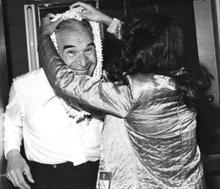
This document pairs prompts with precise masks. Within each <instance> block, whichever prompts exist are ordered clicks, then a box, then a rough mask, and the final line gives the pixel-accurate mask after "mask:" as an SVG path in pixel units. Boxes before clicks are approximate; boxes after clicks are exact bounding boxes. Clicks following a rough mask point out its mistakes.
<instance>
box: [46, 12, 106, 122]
mask: <svg viewBox="0 0 220 189" xmlns="http://www.w3.org/2000/svg"><path fill="white" fill-rule="evenodd" d="M79 11H81V10H80V9H77V8H75V9H70V10H68V11H66V12H64V13H63V14H57V15H55V17H54V18H53V20H52V21H56V20H57V19H58V18H60V17H61V16H62V17H63V19H64V20H66V19H71V18H74V19H76V20H78V21H81V20H82V19H83V18H82V17H81V16H80V15H79V14H77V12H79ZM89 23H90V25H91V27H92V32H93V36H94V44H95V49H96V58H97V65H96V68H95V70H94V73H93V75H92V78H93V79H100V78H101V77H102V74H103V73H102V61H103V54H102V40H101V32H100V27H99V24H98V23H97V22H93V21H89ZM50 37H51V40H52V41H53V43H54V46H55V48H56V50H57V51H58V45H57V40H56V34H55V32H53V33H52V34H51V36H50ZM60 100H61V102H62V105H63V107H64V109H65V111H66V113H67V114H68V115H69V117H71V118H73V119H74V120H75V122H78V121H80V120H83V119H85V118H86V117H88V116H89V115H90V113H89V112H86V111H83V110H80V111H78V110H76V109H75V108H73V107H71V106H69V105H68V104H67V103H66V102H65V101H64V100H63V99H62V98H60Z"/></svg>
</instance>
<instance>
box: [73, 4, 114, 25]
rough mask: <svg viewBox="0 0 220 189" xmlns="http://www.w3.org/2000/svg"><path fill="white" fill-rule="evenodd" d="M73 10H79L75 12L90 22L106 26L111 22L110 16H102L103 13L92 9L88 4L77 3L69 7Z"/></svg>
mask: <svg viewBox="0 0 220 189" xmlns="http://www.w3.org/2000/svg"><path fill="white" fill-rule="evenodd" d="M75 8H76V9H77V8H79V11H77V13H78V14H80V15H81V16H82V17H85V18H86V19H88V20H90V21H95V22H100V23H104V24H107V25H110V24H111V22H112V18H111V17H110V16H108V15H106V14H104V13H103V12H101V11H99V10H98V9H96V8H94V7H93V6H92V5H90V4H86V3H83V2H77V3H74V4H72V5H71V6H70V9H75Z"/></svg>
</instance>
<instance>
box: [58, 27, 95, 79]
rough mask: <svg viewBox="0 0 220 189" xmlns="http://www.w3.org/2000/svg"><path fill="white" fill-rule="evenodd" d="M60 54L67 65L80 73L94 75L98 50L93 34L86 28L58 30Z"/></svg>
mask: <svg viewBox="0 0 220 189" xmlns="http://www.w3.org/2000/svg"><path fill="white" fill-rule="evenodd" d="M56 37H57V45H58V49H59V54H60V56H61V57H62V58H63V60H64V62H65V64H66V65H68V66H69V67H70V68H71V69H72V70H74V71H76V72H77V73H78V74H80V75H84V74H86V75H90V76H91V75H92V73H93V71H94V69H95V67H96V51H95V45H94V43H93V39H92V36H91V35H90V34H89V32H88V31H87V30H86V29H85V28H79V29H77V30H73V29H71V28H67V29H64V30H61V31H59V32H57V34H56Z"/></svg>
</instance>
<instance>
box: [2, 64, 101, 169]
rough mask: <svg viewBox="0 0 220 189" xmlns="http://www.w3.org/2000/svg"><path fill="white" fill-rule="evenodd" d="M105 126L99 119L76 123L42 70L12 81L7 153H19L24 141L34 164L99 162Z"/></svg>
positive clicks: (6, 125)
mask: <svg viewBox="0 0 220 189" xmlns="http://www.w3.org/2000/svg"><path fill="white" fill-rule="evenodd" d="M102 126H103V123H102V121H100V120H99V119H97V118H92V119H86V120H84V121H81V122H80V123H75V121H74V120H73V119H72V118H70V117H69V116H68V114H67V112H66V110H65V108H64V106H63V104H62V102H61V100H60V99H59V97H57V96H56V95H55V93H54V91H53V89H52V88H51V86H50V84H49V82H48V80H47V78H46V76H45V74H44V71H43V69H42V68H40V69H38V70H35V71H33V72H31V73H27V74H25V75H22V76H20V77H18V78H16V79H15V80H14V81H13V84H12V86H11V90H10V97H9V104H8V106H7V107H6V111H5V113H4V152H5V155H6V154H7V153H8V152H9V151H10V150H12V149H17V150H20V145H21V140H22V138H23V140H24V148H25V153H26V156H27V158H28V159H29V160H31V161H36V162H39V163H46V164H58V163H63V162H66V161H71V162H73V164H74V165H79V164H82V163H85V162H87V161H96V160H98V159H99V155H100V146H99V144H100V136H101V130H102Z"/></svg>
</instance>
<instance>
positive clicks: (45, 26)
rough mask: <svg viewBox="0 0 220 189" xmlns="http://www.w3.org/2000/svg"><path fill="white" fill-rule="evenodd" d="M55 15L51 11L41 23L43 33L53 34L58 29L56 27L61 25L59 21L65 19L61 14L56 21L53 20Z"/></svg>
mask: <svg viewBox="0 0 220 189" xmlns="http://www.w3.org/2000/svg"><path fill="white" fill-rule="evenodd" d="M54 17H55V15H54V14H51V13H49V14H48V15H47V16H45V17H44V18H43V20H42V24H41V35H51V34H52V33H53V32H54V31H55V30H56V27H57V26H58V25H59V23H60V22H62V21H63V17H62V16H61V17H60V18H59V19H57V20H56V21H54V22H52V21H51V20H52V19H53V18H54Z"/></svg>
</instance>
